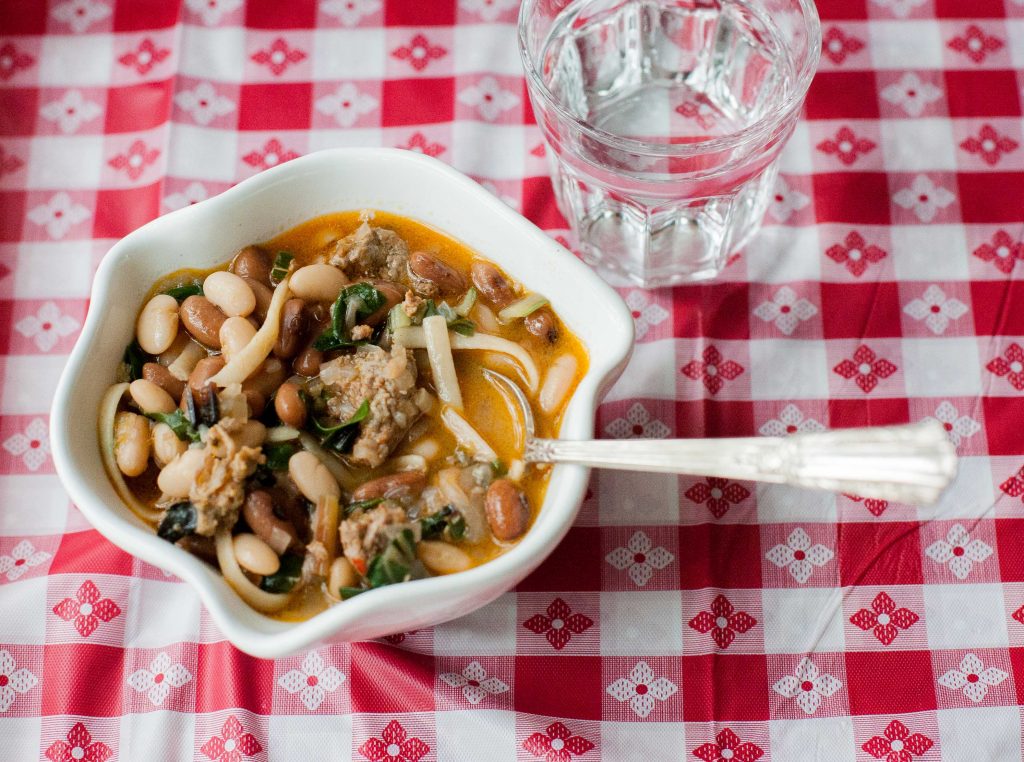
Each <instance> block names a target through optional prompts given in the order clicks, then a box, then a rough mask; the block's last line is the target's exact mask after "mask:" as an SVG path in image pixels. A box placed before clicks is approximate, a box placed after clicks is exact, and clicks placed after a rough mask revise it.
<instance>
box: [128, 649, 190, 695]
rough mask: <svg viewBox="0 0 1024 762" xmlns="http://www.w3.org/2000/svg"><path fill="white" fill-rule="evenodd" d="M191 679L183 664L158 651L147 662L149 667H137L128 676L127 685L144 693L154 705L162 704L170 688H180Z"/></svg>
mask: <svg viewBox="0 0 1024 762" xmlns="http://www.w3.org/2000/svg"><path fill="white" fill-rule="evenodd" d="M191 679H192V673H191V672H189V671H188V670H187V669H185V666H184V665H183V664H175V663H174V661H173V660H172V659H171V657H170V655H169V654H167V653H163V652H161V653H159V654H157V655H156V657H154V659H153V661H151V662H150V663H149V669H139V670H136V671H135V672H133V673H132V674H130V675H129V676H128V685H130V686H131V687H132V688H134V689H135V690H137V691H138V692H139V693H145V694H146V698H148V699H149V700H150V701H151V702H152V703H153V704H154V705H155V706H163V703H164V701H166V700H167V697H168V696H169V695H170V693H171V688H180V687H181V686H183V685H185V683H187V682H188V681H189V680H191Z"/></svg>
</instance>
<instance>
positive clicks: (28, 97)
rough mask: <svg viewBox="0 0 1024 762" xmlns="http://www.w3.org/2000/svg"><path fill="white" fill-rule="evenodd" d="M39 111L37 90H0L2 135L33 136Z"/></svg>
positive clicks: (0, 133)
mask: <svg viewBox="0 0 1024 762" xmlns="http://www.w3.org/2000/svg"><path fill="white" fill-rule="evenodd" d="M38 111H39V90H38V89H37V88H34V87H5V88H0V135H32V134H33V133H34V132H35V126H36V113H37V112H38Z"/></svg>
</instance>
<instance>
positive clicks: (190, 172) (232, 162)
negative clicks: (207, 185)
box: [167, 124, 238, 182]
mask: <svg viewBox="0 0 1024 762" xmlns="http://www.w3.org/2000/svg"><path fill="white" fill-rule="evenodd" d="M170 142H171V145H170V147H169V148H168V150H167V154H168V156H167V174H168V175H170V176H172V177H188V178H192V179H196V180H216V181H219V182H233V181H234V180H235V169H236V165H237V163H238V157H237V153H238V133H237V132H232V131H230V130H215V129H207V128H205V127H194V126H192V125H190V124H175V125H174V129H173V130H171V141H170Z"/></svg>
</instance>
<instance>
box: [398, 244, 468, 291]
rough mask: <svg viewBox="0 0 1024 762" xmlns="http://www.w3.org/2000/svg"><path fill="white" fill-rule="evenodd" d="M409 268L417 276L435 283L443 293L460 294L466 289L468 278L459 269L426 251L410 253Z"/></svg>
mask: <svg viewBox="0 0 1024 762" xmlns="http://www.w3.org/2000/svg"><path fill="white" fill-rule="evenodd" d="M409 269H410V270H411V271H412V273H413V275H415V276H416V277H418V278H423V279H424V280H429V281H430V282H431V283H433V284H435V285H436V286H437V287H438V288H439V289H440V290H441V293H442V294H458V293H460V292H462V291H465V290H466V279H465V278H463V277H462V274H461V273H460V272H459V271H458V270H456V269H454V268H453V267H451V266H450V265H448V264H445V263H444V262H442V261H441V260H440V259H438V258H437V257H435V256H434V255H432V254H427V253H426V252H425V251H414V252H413V253H412V254H410V255H409Z"/></svg>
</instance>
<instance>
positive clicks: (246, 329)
mask: <svg viewBox="0 0 1024 762" xmlns="http://www.w3.org/2000/svg"><path fill="white" fill-rule="evenodd" d="M219 335H220V351H221V352H223V353H224V357H225V359H227V360H228V361H230V360H231V357H232V356H233V355H235V354H237V353H238V352H241V351H242V350H243V349H245V347H246V345H247V344H248V343H249V342H250V341H252V337H253V336H255V335H256V329H255V328H254V327H253V325H252V323H250V322H249V321H248V320H246V319H245V318H244V317H229V318H228V319H227V320H225V321H224V322H223V323H221V325H220V333H219Z"/></svg>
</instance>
